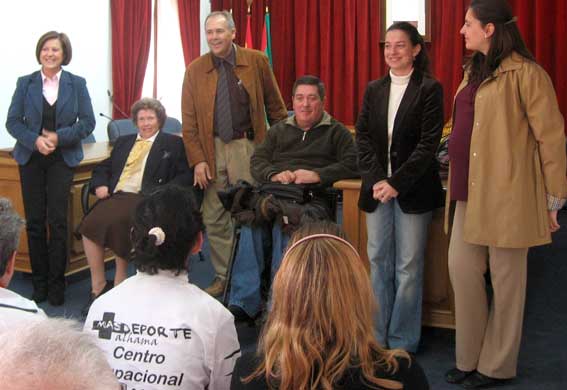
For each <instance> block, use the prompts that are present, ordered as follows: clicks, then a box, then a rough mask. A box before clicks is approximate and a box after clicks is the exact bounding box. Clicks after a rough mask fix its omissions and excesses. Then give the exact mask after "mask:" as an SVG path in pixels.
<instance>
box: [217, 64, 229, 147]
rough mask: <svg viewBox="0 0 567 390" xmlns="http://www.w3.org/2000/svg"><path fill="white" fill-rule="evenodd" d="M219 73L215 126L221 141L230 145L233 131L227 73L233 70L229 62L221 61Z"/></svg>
mask: <svg viewBox="0 0 567 390" xmlns="http://www.w3.org/2000/svg"><path fill="white" fill-rule="evenodd" d="M217 71H218V74H219V79H218V82H217V96H216V102H215V105H216V107H215V124H216V130H217V134H218V135H219V137H220V139H221V140H222V141H223V142H224V143H225V144H228V143H229V142H230V141H232V136H233V130H232V112H231V111H230V95H229V93H228V81H227V77H226V72H232V69H231V67H230V64H229V63H228V62H226V61H225V60H221V65H220V66H219V67H218V68H217Z"/></svg>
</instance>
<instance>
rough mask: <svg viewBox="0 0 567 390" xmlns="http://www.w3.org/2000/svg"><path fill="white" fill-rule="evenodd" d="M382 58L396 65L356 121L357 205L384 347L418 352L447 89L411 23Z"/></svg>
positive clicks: (438, 201)
mask: <svg viewBox="0 0 567 390" xmlns="http://www.w3.org/2000/svg"><path fill="white" fill-rule="evenodd" d="M384 57H385V60H386V63H387V64H388V66H389V67H390V72H389V74H388V75H386V76H385V77H384V78H382V79H380V80H375V81H372V82H371V83H370V84H369V85H368V87H367V89H366V93H365V96H364V101H363V107H362V111H361V113H360V115H359V117H358V121H357V123H356V140H357V144H358V148H359V168H360V171H361V176H362V188H361V192H360V198H359V203H358V205H359V208H360V209H361V210H363V211H365V212H366V225H367V230H368V248H367V249H368V258H369V260H370V264H371V277H372V285H373V288H374V294H375V295H376V299H377V301H378V307H379V312H378V313H377V316H376V323H375V327H376V329H375V330H376V336H377V338H378V341H379V342H380V343H382V345H383V346H385V347H388V348H401V349H404V350H406V351H410V352H416V350H417V347H418V344H419V338H420V334H421V301H422V285H423V262H424V251H425V245H426V242H427V230H428V225H429V222H430V220H431V215H432V210H433V209H434V208H437V207H439V206H441V205H442V204H443V190H442V187H441V180H440V178H439V172H438V166H437V162H436V160H435V151H436V149H437V146H438V144H439V140H440V137H441V132H442V128H443V92H442V88H441V85H440V84H439V83H438V82H437V81H436V80H434V79H433V78H432V77H431V76H430V75H429V59H428V57H427V53H426V51H425V44H424V42H423V38H422V37H421V36H420V35H419V33H418V31H417V29H416V28H415V27H414V26H412V25H411V24H409V23H406V22H399V23H394V24H393V25H392V26H390V28H388V30H387V33H386V41H385V45H384Z"/></svg>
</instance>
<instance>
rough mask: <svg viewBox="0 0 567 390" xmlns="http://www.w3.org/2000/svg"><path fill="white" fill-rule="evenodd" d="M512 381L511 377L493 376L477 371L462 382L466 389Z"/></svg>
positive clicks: (501, 384) (493, 385) (488, 386)
mask: <svg viewBox="0 0 567 390" xmlns="http://www.w3.org/2000/svg"><path fill="white" fill-rule="evenodd" d="M509 382H510V379H499V378H491V377H489V376H486V375H483V374H481V373H480V372H478V371H475V372H474V373H473V374H472V375H469V376H468V377H467V378H466V379H465V380H464V381H463V383H462V386H463V387H464V388H465V389H488V388H491V387H497V386H503V385H505V384H507V383H509Z"/></svg>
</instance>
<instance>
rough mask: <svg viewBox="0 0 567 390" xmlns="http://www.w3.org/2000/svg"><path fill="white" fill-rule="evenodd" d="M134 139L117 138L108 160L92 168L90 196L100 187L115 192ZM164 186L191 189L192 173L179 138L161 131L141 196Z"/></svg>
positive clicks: (147, 169) (149, 157) (153, 147)
mask: <svg viewBox="0 0 567 390" xmlns="http://www.w3.org/2000/svg"><path fill="white" fill-rule="evenodd" d="M136 137H137V134H130V135H125V136H123V137H120V138H118V139H117V140H116V143H115V144H114V148H113V149H112V153H111V154H110V157H108V158H107V159H106V160H104V161H102V162H101V163H100V164H98V165H97V166H96V167H95V169H94V170H93V175H92V178H91V183H90V189H91V191H92V192H93V193H94V191H95V190H96V188H97V187H100V186H107V187H108V190H109V192H110V193H112V192H113V191H114V188H115V187H116V184H118V180H119V179H120V175H121V174H122V170H123V169H124V165H125V164H126V160H127V159H128V155H129V154H130V150H131V149H132V147H133V146H134V143H135V142H136ZM166 183H175V184H178V185H181V186H186V187H188V186H191V185H192V184H193V171H192V170H191V169H189V165H188V164H187V157H186V155H185V148H184V146H183V140H182V139H181V137H178V136H176V135H172V134H167V133H164V132H163V131H160V132H159V133H158V135H157V137H156V139H155V140H154V144H153V145H152V148H151V149H150V153H149V155H148V160H147V161H146V166H145V169H144V175H143V177H142V192H147V191H151V190H152V189H153V188H155V187H157V186H160V185H163V184H166Z"/></svg>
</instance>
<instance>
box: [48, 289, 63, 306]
mask: <svg viewBox="0 0 567 390" xmlns="http://www.w3.org/2000/svg"><path fill="white" fill-rule="evenodd" d="M47 302H49V304H50V305H51V306H61V305H62V304H64V303H65V290H62V289H53V290H49V292H48V294H47Z"/></svg>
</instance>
